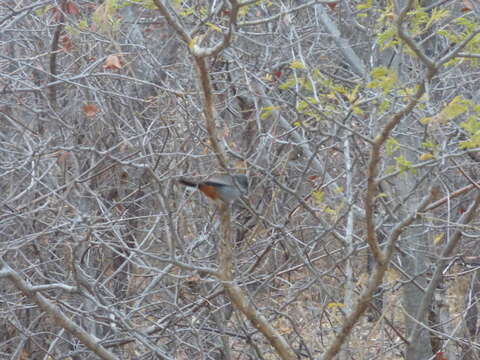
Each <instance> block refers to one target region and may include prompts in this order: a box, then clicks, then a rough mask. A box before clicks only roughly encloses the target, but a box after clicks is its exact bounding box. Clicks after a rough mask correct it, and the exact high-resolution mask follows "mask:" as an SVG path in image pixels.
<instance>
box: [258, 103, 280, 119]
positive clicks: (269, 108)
mask: <svg viewBox="0 0 480 360" xmlns="http://www.w3.org/2000/svg"><path fill="white" fill-rule="evenodd" d="M278 109H280V106H265V107H264V108H262V112H261V114H260V119H262V120H265V119H268V118H269V117H270V115H272V113H273V112H274V111H277V110H278Z"/></svg>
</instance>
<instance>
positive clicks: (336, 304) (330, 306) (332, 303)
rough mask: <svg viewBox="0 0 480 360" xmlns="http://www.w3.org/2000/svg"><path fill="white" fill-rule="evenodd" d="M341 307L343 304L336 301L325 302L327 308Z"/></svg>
mask: <svg viewBox="0 0 480 360" xmlns="http://www.w3.org/2000/svg"><path fill="white" fill-rule="evenodd" d="M341 307H345V304H343V303H338V302H331V303H328V304H327V308H329V309H335V308H341Z"/></svg>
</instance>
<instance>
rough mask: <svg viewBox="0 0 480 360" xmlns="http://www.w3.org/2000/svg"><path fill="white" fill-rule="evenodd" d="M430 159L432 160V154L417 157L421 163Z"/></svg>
mask: <svg viewBox="0 0 480 360" xmlns="http://www.w3.org/2000/svg"><path fill="white" fill-rule="evenodd" d="M431 158H433V154H432V153H424V154H422V155H420V156H419V159H420V160H422V161H425V160H429V159H431Z"/></svg>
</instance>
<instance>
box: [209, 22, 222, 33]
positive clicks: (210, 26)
mask: <svg viewBox="0 0 480 360" xmlns="http://www.w3.org/2000/svg"><path fill="white" fill-rule="evenodd" d="M207 26H208V27H209V28H210V29H212V30H213V31H216V32H222V29H220V28H219V27H218V26H217V25H215V24H212V23H211V22H207Z"/></svg>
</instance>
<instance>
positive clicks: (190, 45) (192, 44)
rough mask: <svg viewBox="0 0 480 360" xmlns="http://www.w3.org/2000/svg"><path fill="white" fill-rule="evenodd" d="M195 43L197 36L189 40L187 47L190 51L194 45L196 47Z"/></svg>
mask: <svg viewBox="0 0 480 360" xmlns="http://www.w3.org/2000/svg"><path fill="white" fill-rule="evenodd" d="M197 42H198V36H195V37H194V38H193V39H192V40H190V42H189V43H188V47H189V48H190V49H193V47H194V46H195V45H197Z"/></svg>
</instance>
